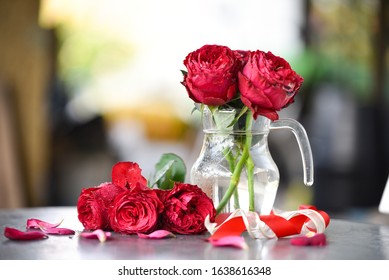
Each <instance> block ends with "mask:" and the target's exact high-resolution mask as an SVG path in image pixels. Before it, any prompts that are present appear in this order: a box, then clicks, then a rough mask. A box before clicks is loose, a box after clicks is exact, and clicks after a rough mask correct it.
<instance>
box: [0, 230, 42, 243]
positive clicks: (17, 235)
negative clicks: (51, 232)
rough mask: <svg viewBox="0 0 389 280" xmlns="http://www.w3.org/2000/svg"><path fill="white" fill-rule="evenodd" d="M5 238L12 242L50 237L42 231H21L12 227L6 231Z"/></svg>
mask: <svg viewBox="0 0 389 280" xmlns="http://www.w3.org/2000/svg"><path fill="white" fill-rule="evenodd" d="M4 236H5V237H7V238H8V239H12V240H37V239H45V238H48V236H47V235H46V234H45V233H43V232H41V231H20V230H18V229H15V228H10V227H6V228H5V229H4Z"/></svg>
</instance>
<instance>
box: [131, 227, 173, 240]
mask: <svg viewBox="0 0 389 280" xmlns="http://www.w3.org/2000/svg"><path fill="white" fill-rule="evenodd" d="M138 236H139V237H140V238H145V239H147V238H148V239H161V238H167V237H176V236H175V235H174V234H173V233H171V232H170V231H168V230H163V229H161V230H156V231H153V232H152V233H150V234H144V233H138Z"/></svg>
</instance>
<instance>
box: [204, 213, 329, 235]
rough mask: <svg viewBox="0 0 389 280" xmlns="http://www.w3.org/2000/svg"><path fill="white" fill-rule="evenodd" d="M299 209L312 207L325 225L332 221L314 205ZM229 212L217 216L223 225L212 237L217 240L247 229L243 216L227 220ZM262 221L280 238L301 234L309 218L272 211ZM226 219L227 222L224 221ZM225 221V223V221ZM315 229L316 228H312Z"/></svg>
mask: <svg viewBox="0 0 389 280" xmlns="http://www.w3.org/2000/svg"><path fill="white" fill-rule="evenodd" d="M299 209H300V210H301V209H311V210H314V211H316V212H318V213H319V214H320V215H321V216H322V217H323V219H324V222H325V227H327V226H328V225H329V223H330V217H329V215H328V214H327V213H326V212H324V211H321V210H317V209H316V207H315V206H312V205H302V206H300V207H299ZM228 216H229V214H226V213H224V214H219V215H218V216H217V217H216V223H217V224H218V225H221V226H220V227H219V228H218V229H217V230H216V231H215V232H214V233H213V234H212V236H211V237H210V239H212V240H217V239H220V238H223V237H226V236H236V235H241V234H242V233H243V232H244V231H246V225H245V223H244V220H243V218H242V216H237V217H233V218H231V219H229V220H228V221H226V219H227V217H228ZM260 219H261V221H263V222H264V223H265V224H266V225H267V226H268V227H269V228H270V229H271V230H272V231H273V232H274V233H275V235H276V236H277V237H278V238H281V237H286V236H291V235H296V234H300V233H301V230H302V228H303V226H304V224H306V223H307V222H309V220H310V219H309V218H308V217H307V216H305V215H303V214H298V215H296V216H294V217H292V218H290V219H285V218H284V217H281V216H279V215H276V214H274V213H271V214H269V215H260ZM224 221H225V222H224ZM223 222H224V223H223ZM310 230H312V231H315V229H311V228H310Z"/></svg>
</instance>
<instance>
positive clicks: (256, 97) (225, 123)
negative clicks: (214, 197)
mask: <svg viewBox="0 0 389 280" xmlns="http://www.w3.org/2000/svg"><path fill="white" fill-rule="evenodd" d="M184 65H185V66H186V68H187V71H182V73H183V76H184V79H183V81H182V82H181V83H182V85H184V86H185V88H186V91H187V93H188V95H189V97H190V98H191V99H192V100H193V101H194V102H195V103H196V108H197V109H199V110H200V111H201V113H202V115H203V116H208V115H209V113H208V112H211V114H212V116H213V119H212V120H211V121H210V120H208V119H207V120H206V122H212V123H214V124H215V125H214V127H216V128H217V130H218V131H221V132H223V133H228V132H229V131H231V130H232V129H234V130H236V131H239V133H237V136H236V138H235V139H234V140H233V141H235V142H236V143H237V146H238V147H239V148H237V149H233V148H231V147H227V145H226V148H225V150H224V151H223V153H224V158H220V161H219V162H223V164H224V162H228V167H226V168H229V169H230V173H231V178H230V184H229V186H228V188H227V190H226V191H224V190H223V191H222V192H223V193H224V192H225V194H224V196H223V197H222V198H221V199H220V201H218V205H217V208H216V209H217V212H218V213H219V212H222V211H223V209H224V207H225V206H226V205H227V203H228V202H229V201H230V198H231V197H232V195H234V201H235V202H234V205H236V206H234V207H235V208H240V207H239V203H238V202H237V201H238V193H237V186H238V184H239V181H240V178H241V174H243V173H244V170H246V172H245V173H247V181H248V186H247V189H248V193H249V207H248V208H249V209H248V210H250V211H255V205H254V200H255V199H254V175H253V174H254V162H253V159H252V157H251V155H250V147H251V146H252V145H254V144H255V143H254V142H253V133H252V127H253V122H254V121H255V120H256V119H257V118H258V117H259V116H263V117H266V118H268V119H270V120H271V121H275V120H277V119H278V118H279V116H278V113H277V112H278V111H280V110H281V109H283V108H285V107H287V106H288V105H290V104H291V103H293V102H294V97H295V95H296V94H297V92H298V91H299V89H300V87H301V85H302V83H303V78H302V77H301V76H299V75H298V74H297V73H296V72H295V71H294V70H293V69H292V68H291V67H290V64H289V63H288V62H287V61H286V60H284V59H283V58H281V57H278V56H275V55H274V54H272V53H271V52H263V51H260V50H256V51H243V50H231V49H230V48H228V47H226V46H220V45H205V46H203V47H201V48H199V49H198V50H196V51H193V52H191V53H189V54H188V55H187V56H186V58H185V60H184ZM219 112H222V113H223V114H220V113H219ZM225 112H228V113H225ZM231 112H232V113H233V114H231ZM207 125H208V126H209V124H208V123H207ZM219 140H220V139H219ZM220 141H221V140H220ZM220 141H219V142H220ZM214 145H216V143H215V144H214ZM218 159H219V158H218ZM223 168H224V165H223ZM192 170H193V169H192ZM196 172H197V171H194V173H196ZM197 173H198V172H197ZM202 176H203V175H202ZM209 176H210V175H209V174H207V176H205V175H204V176H203V177H204V178H208V177H209ZM212 176H213V175H212ZM200 180H202V179H200ZM200 180H195V181H196V182H197V181H200ZM220 180H224V179H220ZM204 181H205V179H204ZM208 181H210V180H208ZM216 181H218V180H217V179H215V182H216ZM204 184H208V182H204ZM215 184H217V183H215ZM200 187H201V186H200ZM207 188H208V187H207ZM213 188H215V187H214V186H213ZM219 195H220V193H218V196H219ZM218 199H219V198H218Z"/></svg>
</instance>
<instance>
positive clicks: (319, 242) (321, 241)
mask: <svg viewBox="0 0 389 280" xmlns="http://www.w3.org/2000/svg"><path fill="white" fill-rule="evenodd" d="M290 244H292V245H295V246H325V245H327V239H326V236H325V234H323V233H317V234H313V235H312V234H311V233H308V234H307V235H304V236H296V237H293V238H291V240H290Z"/></svg>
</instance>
